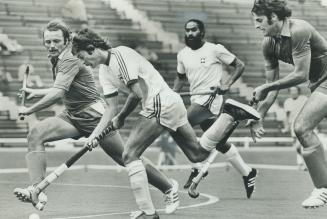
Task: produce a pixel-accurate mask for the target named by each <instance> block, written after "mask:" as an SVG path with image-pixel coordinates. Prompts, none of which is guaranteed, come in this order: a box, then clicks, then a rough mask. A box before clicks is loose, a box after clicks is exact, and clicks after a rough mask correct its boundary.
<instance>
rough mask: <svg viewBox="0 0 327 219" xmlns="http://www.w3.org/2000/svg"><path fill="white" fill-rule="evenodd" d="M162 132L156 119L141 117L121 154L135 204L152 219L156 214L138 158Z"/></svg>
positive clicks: (141, 163) (145, 175) (140, 161)
mask: <svg viewBox="0 0 327 219" xmlns="http://www.w3.org/2000/svg"><path fill="white" fill-rule="evenodd" d="M163 131H164V128H163V127H162V126H161V125H160V124H158V123H157V121H156V118H152V119H148V118H145V117H143V116H141V117H140V118H139V120H138V123H137V124H136V126H135V127H134V128H133V129H132V131H131V133H130V136H129V138H128V140H127V142H126V145H125V148H124V153H123V160H124V163H125V166H126V168H127V171H128V175H129V180H130V184H131V188H132V190H133V194H134V197H135V201H136V204H137V205H138V207H139V209H140V211H141V212H142V213H143V214H145V215H153V217H155V215H156V212H155V208H154V206H153V203H152V199H151V195H150V191H149V185H148V177H147V174H146V171H145V166H144V164H143V162H142V160H141V159H140V157H141V155H142V153H143V152H144V151H145V149H146V148H147V147H148V146H149V145H150V144H151V143H153V141H154V140H155V139H156V138H157V137H158V136H159V135H160V134H161V133H162V132H163ZM142 213H141V214H142ZM140 218H141V217H140Z"/></svg>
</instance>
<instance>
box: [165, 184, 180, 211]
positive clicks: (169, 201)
mask: <svg viewBox="0 0 327 219" xmlns="http://www.w3.org/2000/svg"><path fill="white" fill-rule="evenodd" d="M171 182H172V188H171V190H170V192H169V193H167V194H165V195H164V200H165V205H166V209H165V212H166V214H171V213H173V212H175V211H176V210H177V208H178V206H179V198H178V182H177V181H176V180H174V179H171Z"/></svg>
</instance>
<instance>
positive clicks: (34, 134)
mask: <svg viewBox="0 0 327 219" xmlns="http://www.w3.org/2000/svg"><path fill="white" fill-rule="evenodd" d="M79 135H80V133H79V132H78V130H77V129H76V128H75V127H74V126H73V125H71V124H70V123H69V122H67V121H65V120H63V119H59V118H58V117H51V118H47V119H45V120H42V121H41V122H39V123H37V124H36V125H35V126H34V127H33V128H32V129H31V130H30V132H29V134H28V138H27V140H28V153H27V154H26V156H25V158H26V163H27V168H28V173H29V176H30V181H31V183H32V185H34V184H37V183H39V182H40V181H42V180H43V179H44V177H45V174H46V166H47V164H46V153H45V147H44V143H45V142H49V141H55V140H61V139H65V138H73V137H76V136H79ZM33 189H34V187H33V186H30V187H28V188H26V189H20V188H16V189H15V191H14V193H15V195H16V196H17V197H18V199H20V200H22V201H27V202H32V203H33V204H37V202H38V199H40V201H42V200H43V201H44V202H45V203H46V196H45V194H44V193H43V192H42V193H40V195H38V194H36V193H34V190H33ZM45 203H44V204H43V206H44V205H45Z"/></svg>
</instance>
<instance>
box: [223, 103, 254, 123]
mask: <svg viewBox="0 0 327 219" xmlns="http://www.w3.org/2000/svg"><path fill="white" fill-rule="evenodd" d="M224 112H225V113H228V114H229V115H231V116H232V117H233V118H234V119H235V120H237V121H241V120H246V119H254V120H259V119H260V114H259V113H258V111H256V110H255V109H254V108H252V107H251V106H249V105H247V104H243V103H240V102H237V101H235V100H232V99H227V100H226V102H225V104H224Z"/></svg>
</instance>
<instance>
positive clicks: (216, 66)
mask: <svg viewBox="0 0 327 219" xmlns="http://www.w3.org/2000/svg"><path fill="white" fill-rule="evenodd" d="M184 28H185V44H186V47H184V48H183V49H182V50H181V51H179V52H178V54H177V78H176V80H175V82H174V91H176V92H179V91H180V90H181V89H182V87H183V86H184V84H186V83H187V82H189V83H190V92H191V93H199V92H205V91H208V90H210V88H211V87H218V88H219V94H216V93H213V94H211V95H210V94H207V95H193V96H191V105H190V106H189V107H188V109H187V116H188V120H189V122H190V124H191V125H192V126H196V125H200V127H201V128H202V130H203V131H206V130H207V129H208V128H209V127H210V126H211V125H212V124H213V123H214V122H215V121H216V119H217V118H218V117H219V114H220V113H221V109H222V106H223V94H224V93H226V92H228V91H229V89H230V87H231V86H232V84H233V83H234V82H235V81H236V80H237V79H238V78H239V77H240V76H241V74H242V73H243V71H244V64H243V62H242V61H241V60H239V59H238V58H237V57H236V56H235V55H234V54H232V53H230V52H229V51H228V50H227V49H226V48H225V47H224V46H223V45H221V44H217V45H216V44H213V43H210V42H206V41H204V35H205V27H204V23H203V22H202V21H200V20H197V19H190V20H188V21H187V22H186V23H185V26H184ZM223 64H225V65H230V66H232V67H234V69H235V70H234V73H233V74H232V75H231V76H230V77H229V78H228V80H226V82H225V83H224V84H221V79H222V74H223V72H222V71H223V70H222V65H223ZM235 125H237V124H235ZM217 150H218V151H219V152H221V153H222V154H223V155H225V157H226V158H227V159H228V160H229V161H230V162H231V164H232V165H233V166H234V167H235V168H236V170H237V171H238V172H239V173H240V174H241V175H242V176H243V181H244V186H245V190H246V194H247V197H248V198H250V197H251V195H252V193H253V191H254V187H255V178H256V176H257V170H256V169H254V168H251V167H249V166H248V165H247V164H246V163H245V162H244V161H243V159H242V157H241V155H240V154H239V152H238V150H237V148H236V147H235V145H233V144H231V143H226V144H219V145H217ZM201 167H202V165H201V164H198V165H195V166H194V167H193V168H192V172H191V175H190V177H189V179H188V180H187V182H186V183H185V185H184V188H185V189H187V188H189V187H190V185H191V183H192V180H193V178H195V177H196V176H197V175H198V173H199V169H200V168H201Z"/></svg>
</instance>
